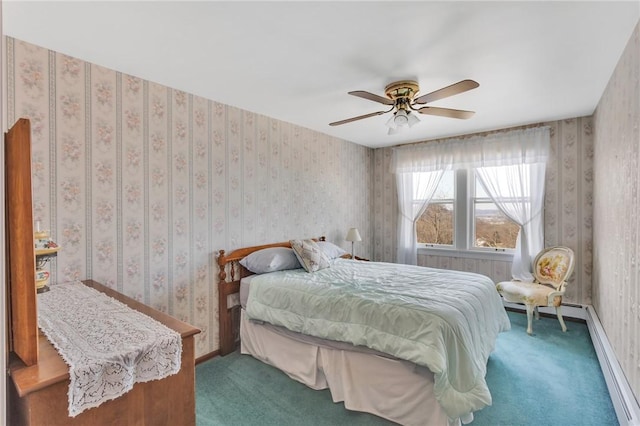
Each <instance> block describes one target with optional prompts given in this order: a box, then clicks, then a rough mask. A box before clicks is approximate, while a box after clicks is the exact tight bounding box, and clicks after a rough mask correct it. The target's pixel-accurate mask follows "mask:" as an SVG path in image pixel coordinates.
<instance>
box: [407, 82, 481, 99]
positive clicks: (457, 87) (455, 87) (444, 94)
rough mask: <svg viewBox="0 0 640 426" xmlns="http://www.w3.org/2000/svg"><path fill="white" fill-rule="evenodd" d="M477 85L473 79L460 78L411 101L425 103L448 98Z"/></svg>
mask: <svg viewBox="0 0 640 426" xmlns="http://www.w3.org/2000/svg"><path fill="white" fill-rule="evenodd" d="M478 86H480V85H479V84H478V83H477V82H475V81H473V80H462V81H459V82H457V83H454V84H452V85H451V86H447V87H443V88H442V89H439V90H436V91H435V92H431V93H427V94H426V95H422V96H419V97H417V98H415V99H414V100H413V103H414V104H426V103H429V102H433V101H437V100H439V99H443V98H448V97H449V96H453V95H457V94H458V93H462V92H466V91H467V90H471V89H475V88H476V87H478Z"/></svg>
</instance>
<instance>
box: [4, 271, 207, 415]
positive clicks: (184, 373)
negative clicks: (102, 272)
mask: <svg viewBox="0 0 640 426" xmlns="http://www.w3.org/2000/svg"><path fill="white" fill-rule="evenodd" d="M83 282H84V284H85V285H87V286H89V287H92V288H94V289H96V290H98V291H101V292H103V293H105V294H107V295H109V296H111V297H113V298H114V299H117V300H119V301H120V302H122V303H124V304H126V305H128V306H129V307H130V308H132V309H135V310H137V311H139V312H142V313H144V314H145V315H148V316H149V317H151V318H153V319H155V320H157V321H159V322H160V323H162V324H164V325H166V326H167V327H169V328H171V329H172V330H175V331H176V332H178V333H180V335H181V336H182V362H181V367H180V372H179V373H178V374H175V375H172V376H169V377H166V378H164V379H162V380H153V381H150V382H146V383H136V384H135V385H134V387H133V389H132V390H131V391H129V392H127V393H126V394H124V395H123V396H121V397H119V398H117V399H114V400H111V401H108V402H105V403H103V404H102V405H100V406H99V407H96V408H92V409H89V410H86V411H84V412H82V413H81V414H79V415H78V416H76V417H73V418H71V417H69V415H68V411H67V410H68V399H67V390H68V388H69V368H68V367H67V365H66V364H65V362H64V361H63V359H62V358H61V357H60V355H59V354H58V352H57V351H56V349H55V348H54V347H53V346H52V345H51V344H50V343H49V341H48V340H47V338H46V337H45V336H44V335H43V334H42V332H40V333H39V335H38V347H39V359H38V362H37V364H34V365H31V366H26V365H25V364H24V363H23V362H22V361H21V360H20V359H19V358H18V357H16V356H15V355H13V354H12V356H11V357H10V360H9V375H10V380H9V383H8V387H9V407H8V411H9V423H8V424H10V425H12V426H14V425H15V426H19V425H37V426H41V425H91V426H96V425H110V426H111V425H152V426H156V425H180V426H183V425H184V426H187V425H195V422H196V420H195V416H196V414H195V412H196V411H195V356H194V335H196V334H198V333H199V332H200V330H198V329H197V328H195V327H193V326H191V325H189V324H186V323H184V322H182V321H179V320H177V319H175V318H172V317H170V316H169V315H166V314H164V313H162V312H159V311H157V310H155V309H153V308H150V307H148V306H146V305H143V304H142V303H140V302H137V301H135V300H133V299H131V298H129V297H126V296H124V295H122V294H120V293H118V292H116V291H114V290H112V289H110V288H108V287H105V286H103V285H101V284H99V283H97V282H95V281H92V280H87V281H83ZM96 320H99V319H96Z"/></svg>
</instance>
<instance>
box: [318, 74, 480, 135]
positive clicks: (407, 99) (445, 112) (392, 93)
mask: <svg viewBox="0 0 640 426" xmlns="http://www.w3.org/2000/svg"><path fill="white" fill-rule="evenodd" d="M478 86H480V85H479V84H478V83H477V82H475V81H473V80H462V81H459V82H457V83H454V84H452V85H450V86H447V87H443V88H442V89H438V90H436V91H434V92H431V93H427V94H426V95H422V96H419V97H417V98H416V97H415V96H416V94H417V93H418V91H419V90H420V86H419V85H418V83H417V82H416V81H413V80H402V81H396V82H394V83H391V84H389V85H387V87H385V88H384V92H385V94H386V95H387V97H386V98H385V97H382V96H379V95H375V94H373V93H370V92H365V91H363V90H356V91H353V92H349V94H350V95H353V96H357V97H359V98H364V99H368V100H370V101H374V102H379V103H381V104H383V105H388V106H390V107H391V108H390V109H388V110H386V111H377V112H372V113H370V114H365V115H360V116H357V117H352V118H347V119H346V120H340V121H334V122H333V123H329V125H330V126H339V125H341V124H346V123H351V122H352V121H356V120H362V119H363V118H369V117H374V116H376V115H382V114H386V113H388V112H391V111H394V110H395V111H394V113H393V117H391V118H390V119H389V121H387V127H389V134H390V135H392V134H395V133H398V132H399V131H401V130H402V129H403V128H405V127H412V126H413V125H414V124H416V123H418V122H420V119H419V118H418V117H417V116H416V114H414V113H413V112H414V111H415V112H418V113H420V114H428V115H439V116H441V117H449V118H460V119H467V118H470V117H472V116H473V114H475V112H473V111H464V110H460V109H451V108H440V107H432V106H423V107H420V105H424V104H427V103H430V102H434V101H437V100H440V99H443V98H447V97H449V96H453V95H457V94H459V93H463V92H466V91H467V90H471V89H475V88H476V87H478Z"/></svg>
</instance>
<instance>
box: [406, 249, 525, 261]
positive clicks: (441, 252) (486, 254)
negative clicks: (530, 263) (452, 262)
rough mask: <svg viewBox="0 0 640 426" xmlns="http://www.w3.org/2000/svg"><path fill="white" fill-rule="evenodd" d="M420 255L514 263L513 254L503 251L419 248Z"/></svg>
mask: <svg viewBox="0 0 640 426" xmlns="http://www.w3.org/2000/svg"><path fill="white" fill-rule="evenodd" d="M418 255H427V256H444V257H462V258H465V259H484V260H499V261H505V262H511V261H513V253H511V252H503V251H495V252H492V251H480V250H478V251H475V250H455V249H446V248H435V247H419V248H418Z"/></svg>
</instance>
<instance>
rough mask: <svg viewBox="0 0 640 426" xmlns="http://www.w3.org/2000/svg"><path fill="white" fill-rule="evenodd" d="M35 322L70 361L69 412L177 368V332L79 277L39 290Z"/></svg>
mask: <svg viewBox="0 0 640 426" xmlns="http://www.w3.org/2000/svg"><path fill="white" fill-rule="evenodd" d="M38 325H39V327H40V329H41V330H42V331H43V333H44V334H45V335H46V336H47V338H48V339H49V341H50V342H51V343H52V344H53V346H55V347H56V349H57V350H58V352H59V353H60V356H61V357H62V358H63V359H64V361H65V362H66V363H67V365H68V366H69V376H70V379H71V383H70V384H69V394H68V395H69V416H70V417H75V416H76V415H78V414H80V413H81V412H83V411H84V410H86V409H89V408H93V407H97V406H98V405H100V404H102V403H103V402H105V401H108V400H110V399H114V398H117V397H119V396H121V395H122V394H124V393H126V392H128V391H129V390H131V388H132V387H133V385H134V383H137V382H148V381H150V380H157V379H162V378H164V377H167V376H170V375H172V374H175V373H177V372H178V371H179V370H180V357H181V355H182V339H181V337H180V334H179V333H177V332H175V331H174V330H171V329H169V328H168V327H166V326H165V325H163V324H161V323H159V322H158V321H156V320H154V319H153V318H150V317H148V316H146V315H144V314H142V313H140V312H138V311H135V310H133V309H131V308H129V307H128V306H126V305H125V304H123V303H121V302H119V301H117V300H115V299H113V298H111V297H109V296H107V295H106V294H104V293H101V292H99V291H97V290H95V289H93V288H90V287H87V286H86V285H84V284H82V283H81V282H79V281H77V282H69V283H64V284H55V285H52V286H51V290H50V291H48V292H46V293H41V294H38Z"/></svg>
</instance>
